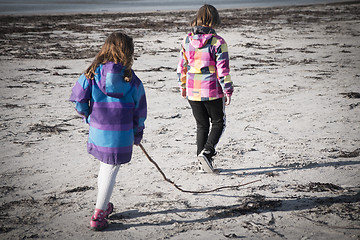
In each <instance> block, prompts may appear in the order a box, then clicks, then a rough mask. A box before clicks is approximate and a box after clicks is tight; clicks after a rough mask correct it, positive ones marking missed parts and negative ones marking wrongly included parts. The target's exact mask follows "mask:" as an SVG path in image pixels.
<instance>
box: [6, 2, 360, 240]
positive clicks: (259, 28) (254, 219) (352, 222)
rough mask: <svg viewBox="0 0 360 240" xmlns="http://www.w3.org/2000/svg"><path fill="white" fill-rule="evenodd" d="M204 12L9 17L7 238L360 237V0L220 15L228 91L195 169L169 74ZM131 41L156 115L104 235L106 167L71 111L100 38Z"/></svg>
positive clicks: (123, 176)
mask: <svg viewBox="0 0 360 240" xmlns="http://www.w3.org/2000/svg"><path fill="white" fill-rule="evenodd" d="M194 14H195V11H177V12H154V13H119V14H110V13H102V14H63V15H41V16H35V15H33V16H0V22H1V24H0V29H1V30H0V50H1V55H0V61H1V67H0V73H1V74H0V77H1V82H0V91H1V99H0V109H1V114H0V143H1V156H0V163H1V165H0V166H1V168H0V181H1V182H0V210H1V211H0V239H63V240H64V239H69V240H70V239H99V238H101V239H171V240H175V239H178V240H180V239H206V240H208V239H299V240H300V239H301V240H305V239H326V240H329V239H360V99H359V98H360V67H359V66H360V41H359V39H360V1H355V2H349V3H341V4H324V5H311V6H293V7H273V8H244V9H230V10H221V11H220V16H221V17H222V23H223V25H222V27H221V28H219V29H216V30H217V33H218V34H219V35H220V36H222V37H223V38H224V39H225V40H226V41H227V43H228V47H229V53H230V59H231V60H230V66H231V75H232V79H233V82H234V84H235V91H234V95H233V98H232V103H231V105H230V106H228V107H227V108H226V115H227V126H226V131H225V133H224V135H223V136H222V138H221V141H220V143H219V145H218V148H217V151H218V152H219V153H218V155H217V156H216V158H215V165H216V167H217V168H218V169H219V173H218V174H205V173H199V172H198V171H197V160H196V156H195V152H196V143H195V134H196V133H195V131H196V128H195V120H194V119H193V116H192V113H191V109H190V106H189V104H188V102H187V101H186V100H184V99H182V98H181V96H180V91H179V88H178V83H177V75H176V67H177V63H178V56H179V50H180V43H181V41H182V39H183V38H184V36H185V34H186V33H187V32H188V31H189V30H190V28H189V26H188V22H189V21H190V20H191V19H192V17H193V16H194ZM115 30H122V31H124V32H126V33H127V34H129V35H131V36H132V37H133V38H134V41H135V52H136V54H135V55H136V59H135V62H134V66H133V69H134V71H135V73H136V74H137V75H138V76H139V78H140V79H141V80H142V81H143V83H144V86H145V91H146V94H147V101H148V118H147V120H146V122H145V124H146V129H145V132H144V139H143V141H142V144H143V146H144V148H145V149H146V150H147V152H148V153H149V155H150V156H151V157H152V158H153V159H154V160H155V161H156V162H157V163H158V165H159V166H160V167H161V169H162V170H163V172H164V173H165V174H166V176H167V177H168V178H169V179H171V180H172V181H174V182H175V183H176V184H178V185H180V186H181V187H182V188H184V189H187V190H192V191H204V190H208V189H214V188H217V187H221V186H229V185H239V184H246V183H249V182H252V181H257V180H259V181H257V182H255V183H252V184H248V185H245V186H243V187H238V188H230V189H223V190H220V191H215V192H211V193H207V194H191V193H183V192H181V191H178V190H177V189H175V188H174V187H173V186H172V185H171V184H169V183H167V182H166V181H164V180H163V178H162V176H161V174H160V173H159V172H158V171H157V170H156V168H155V167H154V165H152V163H150V162H149V161H148V159H147V158H146V156H145V155H144V153H143V152H142V151H141V149H140V148H139V147H136V146H135V147H134V155H133V159H132V161H131V162H130V163H129V164H126V165H123V166H122V167H121V168H120V171H119V174H118V177H117V183H116V186H115V189H114V192H113V195H112V199H111V201H112V202H113V203H114V205H115V211H114V213H113V214H112V215H111V216H110V219H109V222H110V227H109V228H108V229H107V230H106V231H104V232H93V231H90V229H89V221H90V217H91V215H92V212H93V209H94V206H95V201H96V194H97V174H98V169H99V162H98V160H96V159H95V158H93V157H92V156H90V155H89V154H88V153H87V152H86V141H87V133H88V128H87V125H86V124H84V123H83V121H82V119H81V118H80V117H79V116H78V115H77V114H76V112H75V110H74V106H73V104H72V103H70V102H69V101H68V98H69V96H70V93H71V88H72V86H73V85H74V83H75V81H76V80H77V78H78V77H79V75H80V74H81V73H82V71H84V69H85V68H86V67H87V66H88V65H89V64H90V62H91V61H92V59H93V57H94V56H95V54H96V53H97V52H98V50H99V47H100V46H101V45H102V44H103V42H104V39H105V38H106V36H107V35H108V34H109V33H111V32H113V31H115Z"/></svg>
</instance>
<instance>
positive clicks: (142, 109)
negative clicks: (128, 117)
mask: <svg viewBox="0 0 360 240" xmlns="http://www.w3.org/2000/svg"><path fill="white" fill-rule="evenodd" d="M133 77H134V78H137V76H136V75H135V74H134V72H133ZM134 80H135V79H134ZM137 81H138V83H136V85H137V86H135V88H136V90H135V91H134V95H133V97H134V101H135V109H134V117H133V124H134V144H139V143H140V141H141V140H142V137H143V132H144V128H145V120H146V117H147V103H146V95H145V89H144V85H143V83H142V82H141V81H140V79H137Z"/></svg>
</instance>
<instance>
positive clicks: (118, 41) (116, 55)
mask: <svg viewBox="0 0 360 240" xmlns="http://www.w3.org/2000/svg"><path fill="white" fill-rule="evenodd" d="M133 56H134V42H133V39H132V38H131V37H129V36H128V35H126V34H125V33H122V32H113V33H112V34H110V36H108V37H107V39H106V40H105V43H104V45H103V46H102V47H101V50H100V51H99V53H98V54H97V55H96V57H95V59H94V61H93V62H92V63H91V65H90V66H89V67H88V68H87V69H86V71H85V76H86V77H87V78H88V79H94V77H95V70H96V68H97V67H98V66H99V65H100V64H105V63H107V62H113V63H115V64H118V63H120V64H122V65H123V66H124V67H125V73H124V80H125V81H126V82H130V81H131V78H132V73H131V67H132V64H133Z"/></svg>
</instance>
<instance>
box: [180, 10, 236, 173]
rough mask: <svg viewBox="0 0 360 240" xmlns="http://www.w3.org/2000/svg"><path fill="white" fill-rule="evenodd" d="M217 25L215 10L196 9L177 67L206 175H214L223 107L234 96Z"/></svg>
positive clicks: (224, 43)
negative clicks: (211, 173)
mask: <svg viewBox="0 0 360 240" xmlns="http://www.w3.org/2000/svg"><path fill="white" fill-rule="evenodd" d="M219 24H220V17H219V14H218V11H217V10H216V8H215V7H213V6H212V5H208V4H205V5H204V6H202V7H201V8H200V9H199V11H198V12H197V15H196V18H195V20H194V21H193V22H192V26H193V29H192V32H190V33H189V34H188V35H187V36H186V37H185V39H184V41H183V42H182V45H181V54H180V61H179V64H178V68H177V74H178V77H179V83H180V86H181V94H182V97H184V98H187V99H188V101H189V103H190V106H191V108H192V112H193V115H194V117H195V120H196V125H197V133H196V140H197V156H198V160H199V163H200V165H201V168H202V170H204V171H206V172H214V168H213V164H212V162H213V156H214V155H215V154H216V151H215V147H216V145H217V143H218V142H219V139H220V137H221V135H222V133H223V131H224V130H225V107H224V106H225V105H229V104H230V100H231V95H232V93H233V83H232V81H231V77H230V74H229V72H230V68H229V54H228V48H227V44H226V42H225V40H224V39H223V38H222V37H220V36H219V35H217V34H216V32H215V30H214V27H216V26H218V25H219ZM210 120H211V130H210Z"/></svg>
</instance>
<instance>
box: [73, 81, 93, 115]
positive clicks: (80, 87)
mask: <svg viewBox="0 0 360 240" xmlns="http://www.w3.org/2000/svg"><path fill="white" fill-rule="evenodd" d="M90 99H91V85H90V82H89V80H88V79H87V78H86V77H85V75H84V74H82V75H81V76H80V77H79V79H78V80H77V82H76V83H75V86H74V87H73V88H72V93H71V96H70V99H69V101H71V102H73V103H75V109H76V111H77V112H78V113H79V114H80V115H81V116H83V117H84V118H85V121H86V122H87V118H88V116H89V115H90V106H89V104H90Z"/></svg>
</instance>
